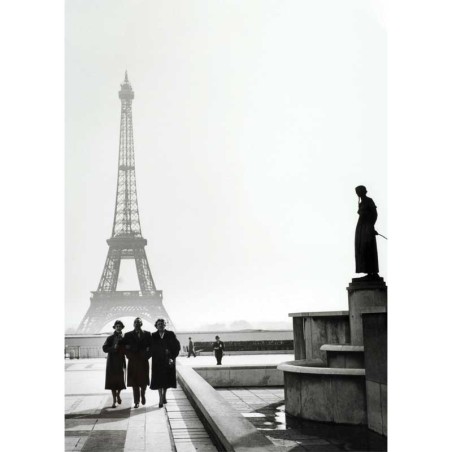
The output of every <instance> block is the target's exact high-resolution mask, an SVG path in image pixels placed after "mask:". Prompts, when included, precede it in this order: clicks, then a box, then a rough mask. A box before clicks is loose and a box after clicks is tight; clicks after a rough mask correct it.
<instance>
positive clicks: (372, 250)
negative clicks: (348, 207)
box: [355, 185, 379, 279]
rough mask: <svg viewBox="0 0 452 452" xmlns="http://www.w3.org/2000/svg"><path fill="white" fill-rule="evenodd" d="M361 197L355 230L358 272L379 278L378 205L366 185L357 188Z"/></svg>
mask: <svg viewBox="0 0 452 452" xmlns="http://www.w3.org/2000/svg"><path fill="white" fill-rule="evenodd" d="M355 191H356V194H357V195H358V198H359V204H358V215H359V219H358V224H357V225H356V231H355V262H356V273H367V276H365V278H369V279H372V278H378V277H379V276H378V271H379V270H378V252H377V235H378V232H377V231H376V230H375V223H376V221H377V217H378V214H377V206H376V205H375V203H374V202H373V200H372V199H371V198H369V197H368V196H367V189H366V187H364V185H359V186H358V187H356V188H355Z"/></svg>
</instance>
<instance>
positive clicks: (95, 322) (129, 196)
mask: <svg viewBox="0 0 452 452" xmlns="http://www.w3.org/2000/svg"><path fill="white" fill-rule="evenodd" d="M118 95H119V99H120V100H121V125H120V138H119V158H118V178H117V184H116V203H115V213H114V218H113V228H112V234H111V237H110V238H109V239H108V240H107V244H108V246H109V248H108V254H107V259H106V261H105V265H104V269H103V272H102V275H101V278H100V281H99V285H98V287H97V291H95V292H92V293H93V296H92V297H91V305H90V308H89V309H88V312H87V313H86V314H85V317H84V318H83V320H82V322H81V324H80V326H79V328H78V330H77V332H79V333H86V334H88V333H90V334H91V333H100V331H101V329H102V328H103V326H104V325H105V324H106V323H107V322H110V321H111V320H114V319H116V318H118V317H120V315H130V316H135V317H136V316H139V317H142V318H143V319H147V320H148V321H150V322H152V323H154V322H155V320H156V319H157V318H158V317H163V318H165V319H166V320H167V323H168V324H169V325H170V324H171V321H170V319H169V317H168V314H167V313H166V310H165V308H164V307H163V303H162V299H163V294H162V291H161V290H157V289H156V287H155V283H154V279H153V278H152V274H151V270H150V267H149V263H148V259H147V256H146V251H145V249H144V247H145V246H146V245H147V240H146V239H145V238H143V236H142V233H141V225H140V215H139V212H138V197H137V188H136V176H135V153H134V142H133V124H132V101H133V99H134V97H135V94H134V92H133V89H132V85H131V84H130V82H129V79H128V76H127V71H126V72H125V78H124V82H123V83H121V89H120V90H119V93H118ZM122 259H133V260H135V266H136V270H137V274H138V281H139V284H140V290H139V291H117V290H116V288H117V284H118V276H119V269H120V266H121V260H122ZM173 328H174V326H173Z"/></svg>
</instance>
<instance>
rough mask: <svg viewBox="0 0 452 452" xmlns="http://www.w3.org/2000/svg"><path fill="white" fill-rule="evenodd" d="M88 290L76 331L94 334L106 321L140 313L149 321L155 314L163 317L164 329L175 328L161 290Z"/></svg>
mask: <svg viewBox="0 0 452 452" xmlns="http://www.w3.org/2000/svg"><path fill="white" fill-rule="evenodd" d="M92 294H93V295H92V296H91V298H90V301H91V304H90V307H89V309H88V311H87V313H86V314H85V316H84V317H83V319H82V321H81V323H80V326H79V327H78V329H77V332H76V333H77V334H98V333H100V332H101V330H102V328H103V327H104V325H105V324H106V323H108V322H111V321H114V320H121V317H141V318H142V319H143V320H147V321H148V322H150V323H151V324H154V322H155V321H156V320H157V319H158V318H164V319H165V320H166V321H167V326H168V329H170V330H173V331H174V330H175V328H174V324H173V323H172V321H171V319H170V318H169V315H168V313H167V312H166V309H165V307H164V306H163V293H162V291H161V290H156V291H155V292H154V293H153V294H143V293H142V292H139V291H123V292H121V291H116V292H111V293H105V292H92Z"/></svg>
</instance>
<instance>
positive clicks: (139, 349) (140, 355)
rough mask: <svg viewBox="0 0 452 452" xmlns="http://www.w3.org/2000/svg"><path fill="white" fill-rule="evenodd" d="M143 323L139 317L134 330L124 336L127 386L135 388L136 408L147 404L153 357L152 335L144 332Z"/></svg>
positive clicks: (135, 321) (134, 400)
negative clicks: (150, 364) (151, 358)
mask: <svg viewBox="0 0 452 452" xmlns="http://www.w3.org/2000/svg"><path fill="white" fill-rule="evenodd" d="M142 326H143V321H142V320H141V319H140V318H139V317H137V318H136V319H135V320H134V322H133V330H132V331H129V332H127V333H126V334H125V335H124V346H125V352H126V356H127V359H128V360H129V362H128V365H127V386H128V387H130V386H131V387H132V388H133V402H134V404H135V408H138V404H139V403H140V395H141V404H142V405H145V404H146V396H145V394H146V387H147V385H148V384H149V358H150V357H151V333H149V331H145V330H142V329H141V327H142Z"/></svg>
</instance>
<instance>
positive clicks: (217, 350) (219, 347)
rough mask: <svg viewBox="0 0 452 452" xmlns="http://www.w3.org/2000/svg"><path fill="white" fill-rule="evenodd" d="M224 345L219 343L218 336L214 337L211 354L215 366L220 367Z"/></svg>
mask: <svg viewBox="0 0 452 452" xmlns="http://www.w3.org/2000/svg"><path fill="white" fill-rule="evenodd" d="M223 352H224V344H223V342H222V341H220V336H215V342H214V343H213V353H214V355H215V358H216V359H217V366H221V360H222V359H223Z"/></svg>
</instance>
